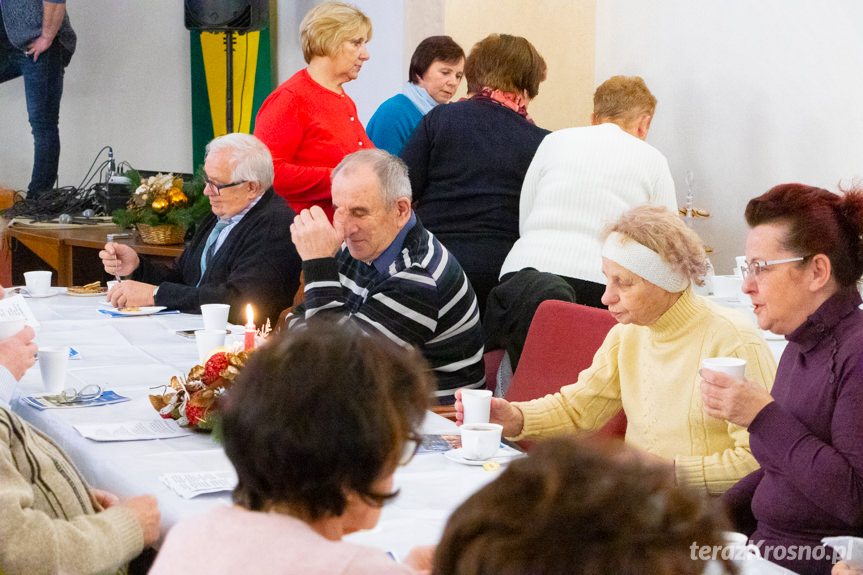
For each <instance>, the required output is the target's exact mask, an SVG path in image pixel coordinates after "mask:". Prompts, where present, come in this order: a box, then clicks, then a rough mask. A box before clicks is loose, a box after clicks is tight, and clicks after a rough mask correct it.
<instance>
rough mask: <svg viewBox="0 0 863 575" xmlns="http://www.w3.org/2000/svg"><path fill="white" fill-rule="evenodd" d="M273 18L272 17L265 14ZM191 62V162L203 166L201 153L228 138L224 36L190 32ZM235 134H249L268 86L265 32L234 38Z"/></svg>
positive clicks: (267, 34)
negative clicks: (207, 146) (216, 141)
mask: <svg viewBox="0 0 863 575" xmlns="http://www.w3.org/2000/svg"><path fill="white" fill-rule="evenodd" d="M270 18H272V19H275V13H274V12H271V13H270ZM189 35H190V38H191V49H192V50H191V58H192V146H193V154H192V157H193V162H194V165H195V166H199V165H201V164H202V163H203V162H204V148H205V146H206V145H207V143H208V142H209V141H210V140H212V139H213V138H215V137H217V136H222V135H224V134H226V133H227V127H226V119H225V117H226V114H225V103H226V99H227V90H226V87H227V57H226V55H225V37H226V34H225V33H224V32H200V31H195V30H192V31H190V32H189ZM233 68H234V70H233V74H234V81H233V85H234V94H233V99H234V106H233V111H234V118H233V123H234V126H233V127H234V129H233V131H234V132H243V133H246V134H251V133H252V132H253V131H254V129H255V116H256V115H257V113H258V109H259V108H260V107H261V104H262V103H263V102H264V99H265V98H266V97H267V96H269V95H270V92H272V91H273V88H274V87H275V86H274V85H273V78H274V77H275V74H274V72H273V58H272V46H271V42H270V30H269V28H265V29H264V30H261V31H258V32H247V33H237V32H235V33H234V57H233Z"/></svg>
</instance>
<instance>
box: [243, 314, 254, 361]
mask: <svg viewBox="0 0 863 575" xmlns="http://www.w3.org/2000/svg"><path fill="white" fill-rule="evenodd" d="M245 335H246V338H245V341H244V345H243V349H245V350H246V351H249V350H250V349H255V312H254V311H253V310H252V304H247V305H246V332H245Z"/></svg>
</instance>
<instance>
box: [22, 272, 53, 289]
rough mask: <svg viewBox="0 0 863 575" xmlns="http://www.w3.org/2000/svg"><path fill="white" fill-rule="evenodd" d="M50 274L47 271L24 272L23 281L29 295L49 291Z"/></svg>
mask: <svg viewBox="0 0 863 575" xmlns="http://www.w3.org/2000/svg"><path fill="white" fill-rule="evenodd" d="M51 275H52V272H49V271H36V272H24V283H26V284H27V292H29V293H30V294H31V295H45V294H47V293H48V292H50V291H51Z"/></svg>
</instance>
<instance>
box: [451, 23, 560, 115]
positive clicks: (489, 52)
mask: <svg viewBox="0 0 863 575" xmlns="http://www.w3.org/2000/svg"><path fill="white" fill-rule="evenodd" d="M545 74H546V65H545V60H544V59H543V58H542V56H540V55H539V52H537V51H536V48H534V47H533V44H531V43H530V42H528V41H527V40H526V39H525V38H522V37H521V36H510V35H509V34H489V35H488V36H486V37H485V38H484V39H482V40H480V41H479V42H477V43H476V44H475V45H474V47H473V48H472V49H471V51H470V54H469V55H468V57H467V61H465V64H464V76H465V78H467V91H468V92H469V93H471V94H475V93H477V92H479V91H480V90H482V89H483V88H484V87H489V88H492V89H494V90H500V91H502V92H511V93H516V94H520V93H522V92H526V93H527V96H528V97H529V98H531V99H532V98H536V95H537V94H539V84H540V83H541V82H543V81H544V80H545Z"/></svg>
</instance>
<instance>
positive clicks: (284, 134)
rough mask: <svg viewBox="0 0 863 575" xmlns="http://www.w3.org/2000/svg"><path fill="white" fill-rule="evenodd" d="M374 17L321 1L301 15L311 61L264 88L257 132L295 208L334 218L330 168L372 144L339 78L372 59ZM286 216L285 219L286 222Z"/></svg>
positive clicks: (353, 74) (281, 190)
mask: <svg viewBox="0 0 863 575" xmlns="http://www.w3.org/2000/svg"><path fill="white" fill-rule="evenodd" d="M371 39H372V23H371V21H370V20H369V19H368V17H367V16H366V15H365V14H363V13H362V12H361V11H360V10H359V9H358V8H357V7H355V6H352V5H350V4H345V3H342V2H324V3H322V4H319V5H318V6H315V7H314V8H312V9H311V10H310V11H309V13H308V14H306V16H305V18H303V21H302V22H301V23H300V41H301V44H302V49H303V58H304V59H305V60H306V64H308V66H307V67H306V68H304V69H302V70H300V71H299V72H297V73H296V74H294V75H293V76H291V77H290V78H289V79H288V80H287V81H286V82H284V83H283V84H282V85H281V86H279V87H278V88H276V89H275V90H274V91H273V93H272V94H270V95H269V96H267V99H266V100H264V103H263V104H261V109H260V110H258V116H257V118H256V119H255V136H257V137H258V138H259V139H260V140H261V141H262V142H264V143H265V144H266V145H267V147H268V148H269V149H270V152H271V153H272V155H273V166H274V168H275V180H274V182H273V189H274V190H275V192H276V193H277V194H279V195H280V196H282V197H283V198H285V200H286V201H287V202H288V203H289V204H290V205H291V207H292V208H293V209H294V211H295V212H297V213H298V214H299V213H300V212H301V211H303V210H304V209H307V208H311V207H312V206H321V208H323V210H324V212H326V214H327V217H329V218H330V220H332V219H333V201H332V196H331V194H330V173H331V172H332V171H333V168H335V167H336V164H338V163H339V162H340V161H341V160H342V158H344V157H345V156H346V155H348V154H350V153H352V152H356V151H357V150H362V149H365V148H371V147H374V145H373V144H372V142H371V140H369V138H368V136H367V135H366V131H365V130H364V129H363V126H362V124H361V123H360V121H359V119H358V118H357V106H356V104H354V101H353V100H351V98H350V96H348V95H347V94H346V93H345V91H344V89H343V88H342V86H343V85H344V84H346V83H347V82H350V81H352V80H356V79H357V77H358V76H359V73H360V70H361V69H362V67H363V64H364V63H365V62H366V61H367V60H368V59H369V51H368V49H367V48H366V44H367V43H368V42H369V41H371ZM289 224H290V222H287V224H286V225H289Z"/></svg>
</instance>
